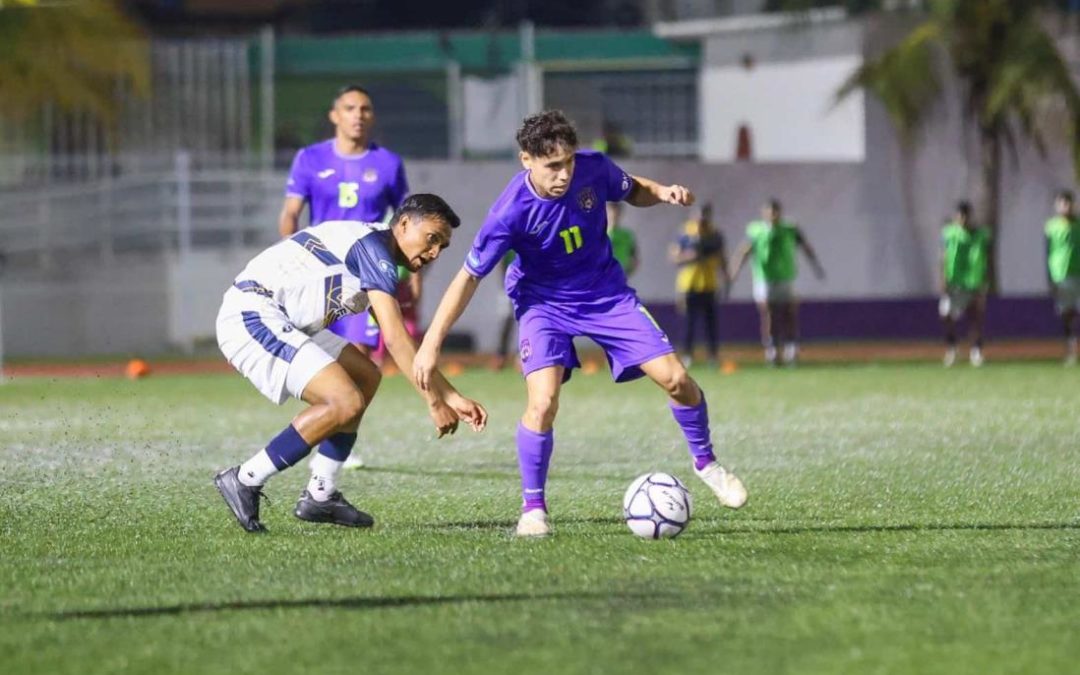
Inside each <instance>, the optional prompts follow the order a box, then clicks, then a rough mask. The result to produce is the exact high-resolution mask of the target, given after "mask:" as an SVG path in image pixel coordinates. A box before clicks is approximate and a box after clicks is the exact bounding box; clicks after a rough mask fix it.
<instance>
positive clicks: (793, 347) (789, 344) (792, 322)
mask: <svg viewBox="0 0 1080 675" xmlns="http://www.w3.org/2000/svg"><path fill="white" fill-rule="evenodd" d="M779 313H780V314H782V315H783V316H784V325H783V332H782V333H781V334H780V335H781V336H782V337H781V340H782V342H783V353H782V357H781V358H782V359H783V362H784V365H785V366H794V365H795V363H796V362H797V361H798V359H799V304H798V303H797V302H795V301H794V300H788V301H786V302H783V303H780V307H779Z"/></svg>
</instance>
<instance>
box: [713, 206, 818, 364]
mask: <svg viewBox="0 0 1080 675" xmlns="http://www.w3.org/2000/svg"><path fill="white" fill-rule="evenodd" d="M781 214H782V207H781V205H780V201H779V200H777V199H770V200H769V201H768V202H766V203H765V206H764V207H763V208H762V210H761V215H762V219H761V220H755V221H753V222H752V223H750V224H749V225H747V226H746V241H744V242H743V243H742V244H741V245H740V246H739V249H738V250H737V251H736V252H735V256H734V257H735V264H734V265H733V266H732V271H731V281H732V283H734V281H735V278H736V277H738V275H739V270H741V269H742V267H743V265H744V264H745V263H746V260H747V258H749V259H750V260H751V263H752V267H753V273H754V301H755V302H756V303H757V306H758V314H759V316H760V317H761V343H762V345H763V346H764V347H765V361H766V362H767V363H769V364H773V365H775V364H776V363H777V356H778V351H777V344H779V345H780V346H781V347H782V348H783V352H782V357H783V361H784V363H785V364H786V365H795V361H796V359H797V358H798V354H799V346H798V344H799V343H798V339H799V325H798V303H797V302H796V298H795V289H794V285H795V277H796V276H797V275H798V267H797V265H796V261H795V252H796V250H797V249H800V248H801V249H802V252H803V254H804V255H805V256H806V259H807V260H808V261H810V266H811V267H812V268H813V269H814V274H815V276H817V278H818V279H824V278H825V270H824V269H823V268H822V267H821V263H820V262H818V258H817V255H816V254H815V253H814V249H813V248H812V247H811V246H810V242H808V241H807V240H806V237H805V236H804V235H803V233H802V230H800V229H799V227H798V226H797V225H795V224H794V223H791V222H788V221H786V220H783V219H782V218H781Z"/></svg>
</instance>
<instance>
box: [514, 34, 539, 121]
mask: <svg viewBox="0 0 1080 675" xmlns="http://www.w3.org/2000/svg"><path fill="white" fill-rule="evenodd" d="M518 34H519V35H520V38H521V62H520V64H519V75H518V78H519V82H520V83H521V85H520V86H521V107H522V115H521V116H522V117H525V116H526V115H532V114H535V113H538V112H540V108H541V107H542V106H543V105H544V80H543V77H542V76H541V71H540V67H539V66H537V65H536V27H535V26H534V25H533V23H532V21H522V22H521V26H520V27H519V29H518Z"/></svg>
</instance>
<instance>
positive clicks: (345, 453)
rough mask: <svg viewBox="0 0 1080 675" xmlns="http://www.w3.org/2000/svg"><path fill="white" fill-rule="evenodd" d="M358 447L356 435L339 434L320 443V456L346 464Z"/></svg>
mask: <svg viewBox="0 0 1080 675" xmlns="http://www.w3.org/2000/svg"><path fill="white" fill-rule="evenodd" d="M354 445H356V434H346V433H344V432H343V433H338V434H334V435H333V436H331V437H330V438H327V439H326V440H325V441H323V442H322V443H319V454H320V455H325V456H327V457H329V458H330V459H333V460H336V461H338V462H344V461H345V460H346V459H348V458H349V454H350V453H352V449H353V446H354Z"/></svg>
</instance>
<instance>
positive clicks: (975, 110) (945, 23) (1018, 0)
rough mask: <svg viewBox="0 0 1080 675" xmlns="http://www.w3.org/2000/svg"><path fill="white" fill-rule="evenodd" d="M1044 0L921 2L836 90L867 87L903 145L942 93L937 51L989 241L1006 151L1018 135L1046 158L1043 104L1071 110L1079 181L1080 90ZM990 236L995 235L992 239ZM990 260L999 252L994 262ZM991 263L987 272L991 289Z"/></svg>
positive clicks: (995, 223)
mask: <svg viewBox="0 0 1080 675" xmlns="http://www.w3.org/2000/svg"><path fill="white" fill-rule="evenodd" d="M1051 4H1054V3H1052V2H1050V1H1047V0H927V2H924V3H923V5H924V6H925V8H926V9H927V10H928V11H927V14H926V16H925V19H924V20H923V21H922V23H921V24H919V25H918V26H917V27H915V29H914V30H913V31H911V32H910V33H909V34H908V35H907V36H906V37H904V38H903V40H901V41H900V43H899V44H897V45H895V46H893V47H892V48H890V49H889V50H887V51H886V52H885V53H884V54H882V55H881V56H880V57H878V58H876V59H874V60H870V61H867V62H866V63H865V64H863V65H862V66H861V67H860V68H859V69H858V70H857V71H855V73H854V74H852V76H851V77H850V79H849V80H848V81H847V83H846V84H844V86H843V87H842V88H841V89H840V91H839V92H838V94H837V97H838V99H843V98H844V97H846V96H847V95H849V94H850V93H852V92H853V91H855V90H856V89H864V90H866V91H868V92H870V93H871V94H872V95H874V96H876V97H877V98H878V99H880V100H881V102H882V103H883V104H884V106H885V109H886V110H887V112H888V114H889V116H890V117H891V118H892V121H893V123H894V124H895V125H896V126H897V127H898V128H899V130H900V132H901V137H902V138H903V139H904V140H905V141H910V140H911V138H912V136H913V132H915V131H916V130H917V129H918V128H919V127H920V126H921V124H922V122H923V121H924V120H925V117H926V114H927V113H928V111H929V110H930V109H931V107H932V105H933V103H934V102H935V101H936V100H938V99H939V98H940V96H941V95H942V91H943V90H942V87H941V80H940V72H939V64H940V63H941V60H940V59H937V58H935V57H936V56H937V55H938V54H939V53H940V52H944V53H945V54H946V55H947V57H948V59H947V62H948V64H949V66H950V67H951V68H952V69H953V70H954V71H955V74H956V75H957V80H958V81H959V83H960V89H961V96H962V97H963V100H962V104H963V105H962V110H963V113H964V116H965V118H966V119H967V120H968V121H969V122H970V128H972V129H973V130H974V131H975V132H976V133H977V134H978V139H979V144H978V152H979V163H980V172H979V181H980V190H979V194H978V199H977V215H978V217H979V218H980V220H981V222H983V223H985V224H986V225H987V226H989V227H990V228H991V231H992V232H993V233H994V234H995V235H996V234H997V228H998V225H999V218H1000V213H1001V190H1002V186H1001V169H1002V155H1003V149H1004V148H1005V147H1006V146H1008V147H1011V148H1015V147H1016V142H1017V139H1018V137H1020V136H1023V137H1024V138H1026V139H1028V140H1030V141H1031V142H1033V143H1034V144H1035V146H1036V147H1037V148H1038V149H1039V151H1040V152H1043V153H1045V148H1046V145H1047V142H1046V135H1047V131H1048V130H1047V129H1046V126H1047V125H1046V123H1045V115H1044V114H1043V113H1044V112H1045V110H1046V107H1047V106H1048V105H1050V104H1053V103H1060V102H1063V103H1064V104H1065V106H1066V110H1067V112H1068V120H1069V129H1068V131H1069V134H1070V135H1071V139H1070V142H1071V151H1072V157H1073V164H1074V168H1075V170H1076V172H1077V174H1078V175H1080V93H1078V92H1077V89H1076V86H1075V85H1074V83H1073V81H1072V78H1071V77H1070V73H1069V69H1068V66H1067V65H1066V63H1065V61H1064V59H1063V58H1062V57H1061V54H1060V53H1059V52H1058V50H1057V47H1056V45H1055V44H1054V40H1053V38H1052V37H1051V36H1050V35H1049V34H1048V33H1047V32H1046V31H1045V30H1044V29H1043V26H1042V24H1041V23H1040V18H1041V11H1040V10H1041V9H1042V7H1044V6H1049V5H1051ZM994 240H995V241H996V240H997V237H996V236H995V237H994ZM991 260H992V261H994V260H996V254H995V255H992V256H991ZM996 269H997V266H996V265H993V267H992V270H993V271H992V273H991V285H992V288H994V289H996V287H997V273H996Z"/></svg>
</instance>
